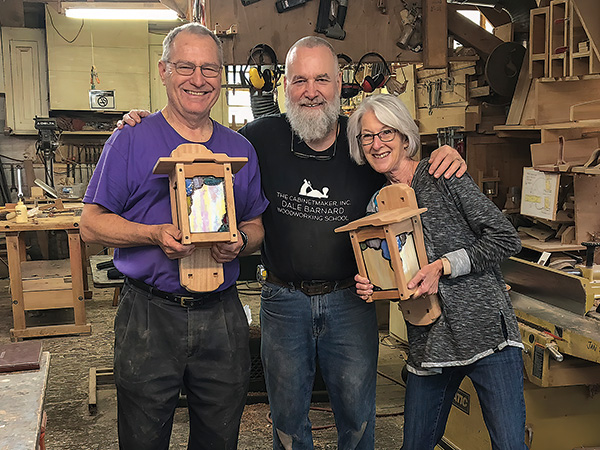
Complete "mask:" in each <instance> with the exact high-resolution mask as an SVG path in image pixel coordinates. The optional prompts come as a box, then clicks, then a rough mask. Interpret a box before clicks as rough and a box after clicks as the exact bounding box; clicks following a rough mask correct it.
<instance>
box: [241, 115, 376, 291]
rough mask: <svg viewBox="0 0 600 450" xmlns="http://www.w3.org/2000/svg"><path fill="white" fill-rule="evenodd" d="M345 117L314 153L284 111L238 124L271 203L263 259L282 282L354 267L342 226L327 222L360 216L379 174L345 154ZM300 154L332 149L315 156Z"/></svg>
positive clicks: (337, 276) (338, 275)
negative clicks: (331, 139) (336, 132)
mask: <svg viewBox="0 0 600 450" xmlns="http://www.w3.org/2000/svg"><path fill="white" fill-rule="evenodd" d="M347 122H348V120H347V118H346V117H340V130H339V135H338V138H337V141H336V143H335V144H334V145H332V146H331V147H330V148H329V149H327V150H325V151H323V152H314V151H313V150H311V149H310V147H308V146H307V145H306V144H305V143H304V142H302V141H301V140H300V139H299V138H298V137H297V136H295V135H294V142H293V148H294V152H295V153H296V154H294V153H293V152H292V133H291V129H290V125H289V123H288V121H287V119H286V118H285V115H277V116H269V117H262V118H260V119H257V120H254V121H253V122H250V123H249V124H247V125H246V126H245V127H244V128H242V129H241V130H240V133H241V134H242V135H244V136H245V137H246V138H247V139H248V140H249V141H250V142H251V143H252V145H253V146H254V148H255V149H256V152H257V154H258V160H259V164H260V172H261V177H262V185H263V189H264V192H265V195H266V196H267V199H268V200H269V202H270V204H269V206H268V208H267V210H266V211H265V212H264V213H263V216H262V217H263V223H264V227H265V241H264V244H263V249H262V258H263V262H264V264H265V266H266V268H267V270H268V271H271V272H272V273H274V274H275V275H276V276H277V277H279V278H281V279H283V280H286V281H302V280H328V281H333V280H341V279H344V278H348V277H352V276H354V275H355V274H356V273H357V268H356V262H355V260H354V254H353V252H352V246H351V243H350V237H349V235H348V233H334V231H333V230H334V229H335V228H337V227H339V226H342V225H345V224H347V223H348V222H350V221H352V220H355V219H357V218H359V217H363V216H364V215H365V208H366V206H367V203H368V202H369V199H370V198H371V196H372V195H373V193H374V192H375V191H376V190H377V189H379V188H380V187H381V186H382V185H383V183H384V182H385V179H384V177H383V176H382V175H380V174H378V173H376V172H375V171H373V170H372V169H371V168H370V167H369V166H368V165H364V166H358V165H356V164H355V163H354V162H353V161H352V160H351V159H350V155H349V151H348V139H347V137H346V125H347ZM298 154H301V155H318V156H319V157H323V156H327V155H333V156H332V158H331V159H329V160H316V159H314V158H308V157H301V156H297V155H298Z"/></svg>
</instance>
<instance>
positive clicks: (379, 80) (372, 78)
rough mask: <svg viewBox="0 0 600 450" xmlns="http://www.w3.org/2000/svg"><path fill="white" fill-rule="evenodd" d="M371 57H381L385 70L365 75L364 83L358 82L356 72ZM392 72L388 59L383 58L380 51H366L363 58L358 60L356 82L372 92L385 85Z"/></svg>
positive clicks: (364, 89) (363, 88) (366, 90)
mask: <svg viewBox="0 0 600 450" xmlns="http://www.w3.org/2000/svg"><path fill="white" fill-rule="evenodd" d="M369 57H375V58H377V59H379V60H380V61H381V63H382V65H383V70H382V71H381V72H378V73H376V74H371V75H367V76H365V77H364V78H363V80H362V83H358V81H357V80H356V73H357V72H358V71H359V70H360V68H361V66H362V64H363V62H364V60H365V59H366V58H369ZM391 73H392V72H391V71H390V67H389V66H388V64H387V62H386V60H385V59H383V56H381V55H380V54H379V53H375V52H369V53H365V54H364V55H363V56H362V58H360V60H359V61H358V64H357V66H356V70H355V71H354V82H355V83H356V84H359V85H360V87H361V89H362V90H363V91H365V92H368V93H370V92H373V91H374V90H375V89H379V88H382V87H383V86H385V83H386V82H387V80H388V78H389V77H390V75H391Z"/></svg>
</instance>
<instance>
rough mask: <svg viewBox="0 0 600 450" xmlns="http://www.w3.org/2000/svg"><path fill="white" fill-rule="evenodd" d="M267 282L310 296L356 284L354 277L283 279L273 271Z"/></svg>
mask: <svg viewBox="0 0 600 450" xmlns="http://www.w3.org/2000/svg"><path fill="white" fill-rule="evenodd" d="M267 282H269V283H273V284H278V285H279V286H283V287H287V288H293V289H298V290H300V291H302V292H303V293H305V294H306V295H308V296H311V295H325V294H329V293H330V292H333V291H337V290H341V289H346V288H349V287H351V286H354V285H355V284H356V282H355V281H354V278H346V279H343V280H337V281H320V280H311V281H283V280H282V279H280V278H278V277H277V276H275V275H273V274H272V273H269V274H268V275H267Z"/></svg>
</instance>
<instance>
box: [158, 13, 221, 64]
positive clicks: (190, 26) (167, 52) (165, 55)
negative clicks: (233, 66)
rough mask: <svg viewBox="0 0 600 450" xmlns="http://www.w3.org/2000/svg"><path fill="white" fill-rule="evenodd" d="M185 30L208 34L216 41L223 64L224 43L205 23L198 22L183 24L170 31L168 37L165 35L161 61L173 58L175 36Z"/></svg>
mask: <svg viewBox="0 0 600 450" xmlns="http://www.w3.org/2000/svg"><path fill="white" fill-rule="evenodd" d="M183 31H185V32H186V33H192V34H195V35H197V36H208V37H210V38H211V39H212V40H213V41H215V44H216V45H217V54H218V56H219V64H220V65H223V44H222V43H221V41H220V40H219V38H218V37H217V36H216V35H215V34H214V33H213V32H212V31H210V30H209V29H208V28H206V27H205V26H204V25H200V24H199V23H197V22H190V23H186V24H185V25H181V26H179V27H177V28H173V29H172V30H171V31H170V32H169V34H167V37H165V39H164V40H163V44H162V46H163V52H162V57H161V58H160V60H161V61H164V62H167V61H170V60H171V50H172V48H173V41H174V40H175V37H176V36H177V35H178V34H179V33H181V32H183Z"/></svg>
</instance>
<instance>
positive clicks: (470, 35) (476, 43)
mask: <svg viewBox="0 0 600 450" xmlns="http://www.w3.org/2000/svg"><path fill="white" fill-rule="evenodd" d="M448 31H449V32H450V33H452V34H453V35H454V38H455V39H456V40H457V41H458V42H460V43H461V44H462V45H464V46H465V47H473V48H474V49H475V50H476V51H477V53H479V55H480V56H481V57H483V58H486V57H487V56H488V55H489V54H490V53H492V50H494V49H495V48H496V47H497V46H498V45H500V44H502V42H504V41H502V39H499V38H497V37H496V36H494V35H493V34H491V33H489V32H488V31H486V30H484V29H483V28H481V27H480V26H479V25H477V24H475V23H473V22H471V21H470V20H469V19H467V18H466V17H465V16H463V15H462V14H460V13H459V12H458V11H457V10H456V9H455V8H448Z"/></svg>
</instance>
